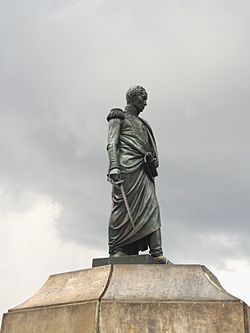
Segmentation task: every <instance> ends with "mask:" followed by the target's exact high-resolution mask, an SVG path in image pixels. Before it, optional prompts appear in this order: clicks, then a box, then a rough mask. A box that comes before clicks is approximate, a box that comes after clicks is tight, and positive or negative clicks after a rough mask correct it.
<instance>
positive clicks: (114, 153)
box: [107, 118, 121, 181]
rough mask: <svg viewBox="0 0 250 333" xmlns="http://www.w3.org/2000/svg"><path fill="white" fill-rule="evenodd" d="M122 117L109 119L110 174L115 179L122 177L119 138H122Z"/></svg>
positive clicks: (108, 148)
mask: <svg viewBox="0 0 250 333" xmlns="http://www.w3.org/2000/svg"><path fill="white" fill-rule="evenodd" d="M120 128H121V119H119V118H114V119H110V120H109V127H108V145H107V150H108V156H109V175H110V177H111V178H113V180H115V181H117V180H119V179H120V173H121V172H120V164H119V154H118V150H119V140H120Z"/></svg>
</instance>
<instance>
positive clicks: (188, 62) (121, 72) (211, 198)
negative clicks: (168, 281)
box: [0, 0, 250, 263]
mask: <svg viewBox="0 0 250 333" xmlns="http://www.w3.org/2000/svg"><path fill="white" fill-rule="evenodd" d="M0 7H1V10H0V18H1V20H0V21H1V25H2V29H1V32H0V39H1V46H0V47H1V55H0V67H1V77H0V96H1V99H0V103H1V104H0V108H1V114H0V119H1V125H0V126H1V131H0V139H1V140H0V146H1V156H0V161H1V165H2V171H1V175H0V176H1V182H2V183H3V184H5V185H6V186H8V187H9V189H10V190H13V191H14V192H15V193H18V192H19V193H21V192H22V191H25V190H31V191H34V192H37V193H45V194H48V195H49V196H51V197H52V198H53V199H54V200H56V201H57V202H58V203H59V204H60V205H61V208H62V210H61V215H60V217H59V218H58V220H57V230H58V234H59V235H60V237H61V238H62V239H63V240H65V241H70V240H73V241H75V242H80V243H85V244H86V243H91V244H95V243H99V244H100V243H101V244H103V246H104V247H105V246H106V245H105V244H106V230H107V221H108V215H109V209H110V205H111V202H110V186H109V184H108V183H106V180H105V174H106V169H107V157H106V151H105V146H106V129H107V123H106V120H105V118H106V114H107V112H108V110H109V109H110V108H112V107H114V106H119V107H123V106H124V104H125V99H124V95H125V91H126V89H127V88H128V87H129V86H130V85H133V84H137V83H139V84H142V85H145V87H146V88H147V90H148V92H149V102H148V107H147V109H146V110H145V112H144V114H143V115H142V116H143V117H145V119H147V120H148V121H149V122H150V123H151V124H152V126H153V128H154V130H155V133H156V137H157V141H158V143H159V150H160V159H161V168H160V177H159V180H158V181H157V191H158V194H159V200H160V204H161V212H162V220H163V230H164V243H165V248H166V249H167V252H169V253H170V255H171V256H172V257H173V258H174V259H176V260H179V261H181V260H182V261H185V260H189V261H190V260H201V261H202V259H203V258H206V260H208V261H209V260H216V261H217V262H218V263H219V262H220V261H223V260H225V259H226V258H228V257H233V256H235V257H237V258H240V257H246V258H248V257H249V254H248V253H249V242H247V240H246V235H247V234H248V233H249V231H250V230H249V229H250V227H249V217H250V208H249V207H250V205H249V192H250V191H249V185H250V179H249V178H250V176H249V171H248V170H249V166H250V154H249V153H250V151H249V140H250V134H249V133H250V131H249V128H248V127H249V126H248V124H249V122H250V115H249V104H250V103H249V96H248V94H249V93H248V87H249V81H250V75H249V74H250V73H249V63H248V62H249V52H250V45H249V22H250V20H249V9H250V8H249V7H250V5H249V3H248V2H246V1H238V2H237V4H236V3H235V2H232V1H220V2H218V1H209V2H207V1H191V2H190V1H189V2H184V1H175V2H172V1H159V2H157V5H156V3H155V2H153V1H149V0H148V1H145V0H144V1H126V2H125V1H117V0H116V1H108V2H105V1H63V2H62V1H43V2H40V3H37V2H36V3H34V1H23V2H22V3H20V2H17V1H8V3H7V1H6V2H1V4H0ZM197 249H199V251H197ZM197 252H199V253H197ZM209 258H210V259H209ZM211 258H212V259H211ZM214 258H216V259H214Z"/></svg>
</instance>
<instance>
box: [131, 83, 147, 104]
mask: <svg viewBox="0 0 250 333" xmlns="http://www.w3.org/2000/svg"><path fill="white" fill-rule="evenodd" d="M144 92H145V93H147V92H146V89H145V88H143V87H142V86H138V85H137V86H133V87H131V88H129V90H128V91H127V93H126V100H127V103H128V104H129V103H131V102H133V100H134V98H135V96H137V95H139V94H141V93H144Z"/></svg>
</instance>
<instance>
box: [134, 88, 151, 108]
mask: <svg viewBox="0 0 250 333" xmlns="http://www.w3.org/2000/svg"><path fill="white" fill-rule="evenodd" d="M147 98H148V95H147V93H146V91H143V92H140V93H138V94H137V95H136V96H135V97H134V100H133V103H132V105H133V106H134V107H135V108H136V109H137V110H138V111H139V112H142V111H143V110H144V108H145V106H146V105H147Z"/></svg>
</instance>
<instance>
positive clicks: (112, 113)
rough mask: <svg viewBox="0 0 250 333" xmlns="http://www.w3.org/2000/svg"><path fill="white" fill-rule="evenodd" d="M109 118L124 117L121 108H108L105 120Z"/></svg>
mask: <svg viewBox="0 0 250 333" xmlns="http://www.w3.org/2000/svg"><path fill="white" fill-rule="evenodd" d="M111 119H121V120H123V119H125V112H124V111H123V110H122V109H118V108H114V109H112V110H110V112H109V114H108V116H107V121H110V120H111Z"/></svg>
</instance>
